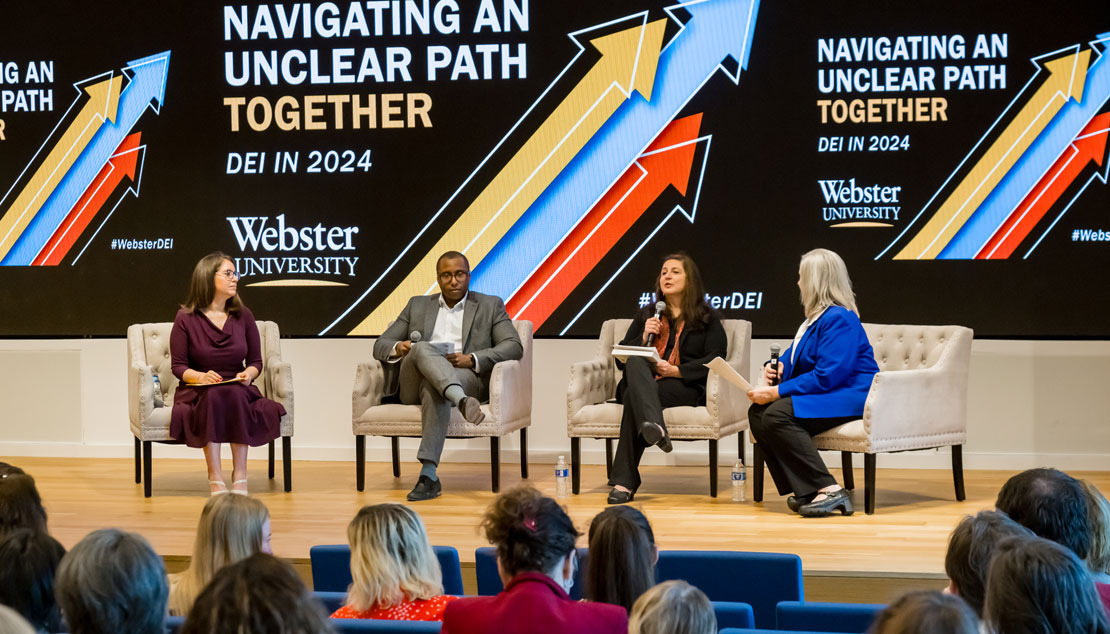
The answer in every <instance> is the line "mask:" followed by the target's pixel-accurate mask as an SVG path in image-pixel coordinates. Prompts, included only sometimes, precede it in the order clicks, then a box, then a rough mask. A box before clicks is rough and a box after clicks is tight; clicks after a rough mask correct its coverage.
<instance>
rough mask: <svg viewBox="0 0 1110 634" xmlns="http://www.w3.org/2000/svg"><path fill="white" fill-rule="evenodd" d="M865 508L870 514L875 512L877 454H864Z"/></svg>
mask: <svg viewBox="0 0 1110 634" xmlns="http://www.w3.org/2000/svg"><path fill="white" fill-rule="evenodd" d="M863 480H864V484H863V496H864V497H863V510H864V512H865V513H867V514H868V515H874V513H875V454H873V453H865V454H863Z"/></svg>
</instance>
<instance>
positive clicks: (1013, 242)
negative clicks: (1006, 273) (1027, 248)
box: [975, 112, 1110, 260]
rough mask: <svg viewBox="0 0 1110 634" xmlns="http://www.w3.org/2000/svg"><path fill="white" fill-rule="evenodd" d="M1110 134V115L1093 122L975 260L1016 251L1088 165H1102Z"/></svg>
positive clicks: (995, 257) (1004, 255)
mask: <svg viewBox="0 0 1110 634" xmlns="http://www.w3.org/2000/svg"><path fill="white" fill-rule="evenodd" d="M1108 132H1110V112H1104V113H1102V114H1100V115H1098V116H1096V117H1094V118H1093V119H1091V121H1090V122H1089V123H1087V126H1086V127H1085V128H1083V131H1082V132H1080V133H1079V136H1077V137H1076V138H1075V140H1074V141H1072V143H1071V145H1070V146H1068V149H1067V150H1065V151H1064V153H1063V154H1062V155H1060V158H1058V159H1056V162H1055V163H1054V164H1053V165H1052V168H1051V169H1049V170H1048V172H1047V173H1045V175H1044V176H1043V177H1042V178H1041V180H1040V182H1039V183H1037V186H1036V187H1034V188H1033V190H1032V191H1030V192H1029V195H1027V196H1026V197H1025V200H1023V201H1021V204H1020V205H1018V207H1017V209H1015V210H1014V212H1013V213H1012V214H1010V217H1009V218H1007V219H1006V222H1004V223H1002V226H1001V227H999V228H998V230H997V231H996V232H995V233H994V235H993V236H991V239H990V240H988V241H987V244H986V245H984V246H983V248H982V249H980V250H979V253H978V254H977V255H976V256H975V259H977V260H1005V259H1006V258H1008V257H1010V255H1011V254H1013V252H1014V251H1015V250H1016V249H1017V248H1018V245H1019V244H1021V241H1022V240H1024V239H1025V238H1026V236H1028V235H1029V232H1031V231H1032V230H1033V227H1035V226H1036V225H1037V223H1038V222H1040V221H1041V219H1042V218H1044V216H1045V214H1046V213H1048V210H1049V209H1051V208H1052V206H1053V205H1055V204H1056V201H1058V200H1059V199H1060V196H1062V195H1063V194H1064V192H1065V191H1067V189H1068V187H1069V186H1070V185H1071V184H1072V182H1074V181H1075V179H1076V178H1078V177H1079V175H1080V174H1081V173H1082V172H1083V168H1085V167H1086V166H1087V163H1089V162H1093V163H1094V164H1095V165H1099V166H1101V165H1102V162H1103V160H1104V159H1105V156H1106V136H1107V133H1108Z"/></svg>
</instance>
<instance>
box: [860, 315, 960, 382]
mask: <svg viewBox="0 0 1110 634" xmlns="http://www.w3.org/2000/svg"><path fill="white" fill-rule="evenodd" d="M863 329H864V331H866V332H867V339H868V341H870V342H871V347H872V348H874V350H875V362H876V363H878V364H879V370H880V371H887V370H915V369H923V368H931V367H933V366H935V365H936V364H937V362H938V361H940V358H941V355H942V354H944V352H945V351H946V350H948V349H949V347H948V345H947V344H948V343H949V342H951V341H952V339H953V338H956V337H958V336H961V335H963V334H964V331H967V328H964V327H962V326H909V325H901V324H864V325H863Z"/></svg>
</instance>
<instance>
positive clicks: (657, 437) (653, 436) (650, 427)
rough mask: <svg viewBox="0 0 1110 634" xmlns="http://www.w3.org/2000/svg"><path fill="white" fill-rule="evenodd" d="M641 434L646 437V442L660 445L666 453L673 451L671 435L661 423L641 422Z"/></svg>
mask: <svg viewBox="0 0 1110 634" xmlns="http://www.w3.org/2000/svg"><path fill="white" fill-rule="evenodd" d="M640 436H642V437H643V438H644V442H646V443H647V444H649V445H658V447H659V448H660V449H662V450H663V452H664V453H671V451H672V450H673V449H674V447H673V446H672V445H671V435H670V434H668V433H667V430H666V429H665V428H664V427H663V426H662V425H660V424H659V423H652V422H645V423H640Z"/></svg>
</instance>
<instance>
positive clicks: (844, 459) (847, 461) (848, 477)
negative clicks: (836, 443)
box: [840, 451, 856, 491]
mask: <svg viewBox="0 0 1110 634" xmlns="http://www.w3.org/2000/svg"><path fill="white" fill-rule="evenodd" d="M840 470H841V471H843V472H844V488H845V489H848V490H849V491H853V490H855V488H856V474H855V472H854V471H853V470H852V452H850V451H842V452H840Z"/></svg>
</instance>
